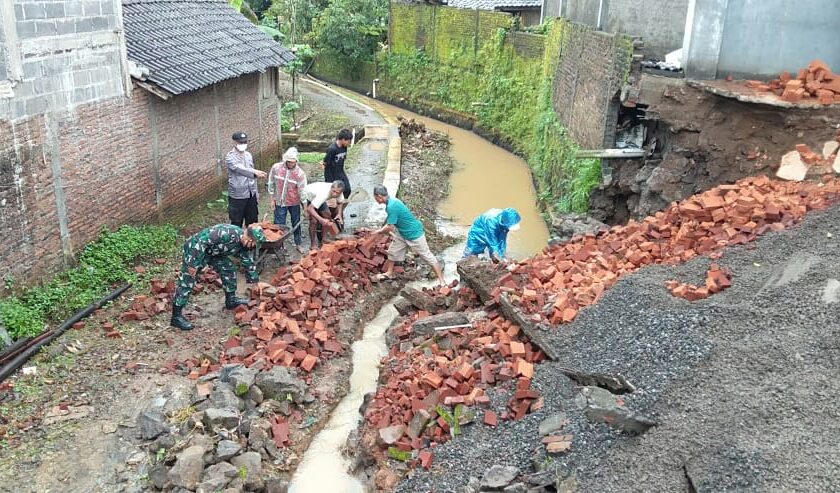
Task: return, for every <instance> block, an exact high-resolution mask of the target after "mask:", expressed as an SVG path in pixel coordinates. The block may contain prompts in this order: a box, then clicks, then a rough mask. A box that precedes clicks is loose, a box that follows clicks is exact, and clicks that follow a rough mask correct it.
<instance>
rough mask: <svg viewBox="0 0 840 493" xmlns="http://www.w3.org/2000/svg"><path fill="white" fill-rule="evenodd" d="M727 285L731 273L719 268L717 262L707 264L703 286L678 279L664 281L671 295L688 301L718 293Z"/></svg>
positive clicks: (730, 284) (729, 282) (728, 284)
mask: <svg viewBox="0 0 840 493" xmlns="http://www.w3.org/2000/svg"><path fill="white" fill-rule="evenodd" d="M729 286H732V273H731V272H729V271H728V270H726V269H721V268H720V266H719V265H718V264H712V265H711V266H709V270H708V271H706V284H705V286H702V287H701V286H695V285H693V284H686V283H681V282H679V281H668V282H667V283H665V287H667V288H668V291H670V292H671V294H672V295H674V296H676V297H678V298H684V299H687V300H688V301H697V300H702V299H704V298H708V297H709V296H711V295H713V294H715V293H720V292H721V291H723V290H724V289H726V288H728V287H729Z"/></svg>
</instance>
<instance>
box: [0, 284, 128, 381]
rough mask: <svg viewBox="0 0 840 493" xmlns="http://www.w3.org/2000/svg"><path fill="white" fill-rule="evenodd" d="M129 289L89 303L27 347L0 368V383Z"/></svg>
mask: <svg viewBox="0 0 840 493" xmlns="http://www.w3.org/2000/svg"><path fill="white" fill-rule="evenodd" d="M130 287H131V284H125V285H123V286H121V287H119V288H117V289H115V290H114V291H112V292H111V294H109V295H108V296H106V297H104V298H102V299H101V300H99V301H97V302H96V303H91V304H90V305H88V306H87V307H85V308H83V309H81V310H80V311H78V312H76V313H75V314H74V315H73V316H72V317H70V318H68V319H67V320H65V321H64V323H63V324H61V326H59V327H58V328H57V329H55V331H54V332H53V333H52V335H50V336H49V337H47V338H45V339H43V340H41V341H39V342H38V343H37V344H34V345H33V346H31V347H29V348H28V349H27V350H26V351H24V352H22V353H20V354H19V355H17V357H16V358H15V359H13V360H12V361H11V362H9V363H8V364H7V365H5V366H4V367H2V368H0V382H3V381H4V380H6V379H7V378H9V376H11V375H12V374H13V373H14V372H15V371H17V369H18V368H20V367H21V366H23V364H24V363H26V362H27V361H28V360H29V358H31V357H32V356H33V355H34V354H35V353H37V352H38V351H39V350H40V349H41V346H44V345H45V344H49V343H51V342H52V341H54V340H55V339H56V338H57V337H58V336H60V335H61V334H63V333H64V332H66V331H67V329H69V328H70V327H72V326H73V324H74V323H76V322H78V321H79V320H81V319H83V318H85V317H87V316H88V315H90V314H91V313H93V312H94V311H96V310H98V309H99V308H100V307H101V306H102V305H104V304H105V303H108V302H109V301H111V300H113V299H114V298H116V297H117V296H119V295H121V294H123V293H124V292H126V290H128V288H130Z"/></svg>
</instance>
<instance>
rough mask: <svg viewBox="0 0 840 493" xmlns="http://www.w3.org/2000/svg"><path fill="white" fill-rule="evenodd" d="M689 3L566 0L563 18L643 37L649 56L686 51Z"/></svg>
mask: <svg viewBox="0 0 840 493" xmlns="http://www.w3.org/2000/svg"><path fill="white" fill-rule="evenodd" d="M688 4H689V0H564V1H563V12H562V14H561V15H563V17H565V18H566V19H569V20H570V21H572V22H579V23H581V24H586V25H588V26H590V27H595V28H598V29H600V30H602V31H606V32H610V33H623V34H628V35H630V36H638V37H641V38H642V39H643V40H644V42H645V46H644V49H642V52H643V53H644V54H646V55H649V56H653V57H658V58H663V57H664V56H665V54H666V53H669V52H671V51H674V50H677V49H679V48H681V47H682V44H683V34H684V33H685V21H686V15H687V12H688Z"/></svg>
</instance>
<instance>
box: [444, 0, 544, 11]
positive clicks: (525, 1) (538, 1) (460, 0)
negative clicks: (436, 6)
mask: <svg viewBox="0 0 840 493" xmlns="http://www.w3.org/2000/svg"><path fill="white" fill-rule="evenodd" d="M446 4H447V5H449V6H450V7H457V8H459V9H479V10H498V9H517V8H534V7H537V8H538V7H541V6H542V0H448V1H447V3H446Z"/></svg>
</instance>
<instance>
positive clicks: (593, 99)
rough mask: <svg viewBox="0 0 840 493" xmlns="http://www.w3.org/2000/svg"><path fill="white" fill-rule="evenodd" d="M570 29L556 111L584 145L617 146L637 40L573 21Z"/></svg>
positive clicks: (555, 90) (556, 83)
mask: <svg viewBox="0 0 840 493" xmlns="http://www.w3.org/2000/svg"><path fill="white" fill-rule="evenodd" d="M566 29H567V35H566V43H565V44H564V46H563V48H562V50H561V53H560V62H559V64H558V66H557V72H556V73H555V77H554V82H553V91H552V104H553V106H554V111H555V112H556V113H557V117H558V119H559V120H560V123H562V124H563V126H564V127H566V128H567V129H568V131H569V135H570V136H571V137H572V138H573V139H574V140H575V142H577V143H578V145H580V146H581V147H583V148H588V149H600V148H602V147H612V144H613V142H611V141H610V135H612V129H613V128H614V126H615V123H616V120H615V111H614V106H615V105H617V104H618V96H619V93H620V91H621V88H622V86H623V84H624V82H625V79H626V77H627V74H628V73H629V71H630V66H631V64H632V60H633V42H632V40H631V39H630V38H628V37H627V36H624V35H621V34H609V33H604V32H601V31H596V30H594V29H592V28H590V27H588V26H584V25H582V24H571V23H569V24H567V27H566Z"/></svg>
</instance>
